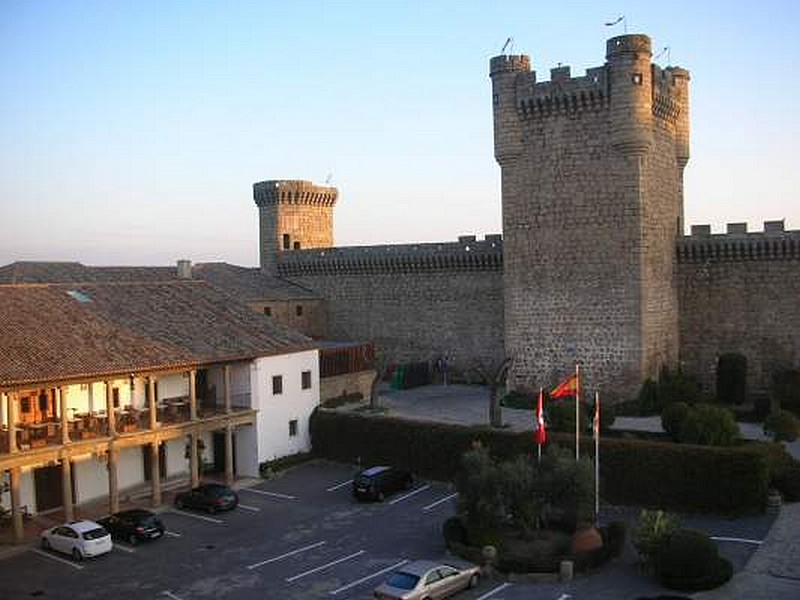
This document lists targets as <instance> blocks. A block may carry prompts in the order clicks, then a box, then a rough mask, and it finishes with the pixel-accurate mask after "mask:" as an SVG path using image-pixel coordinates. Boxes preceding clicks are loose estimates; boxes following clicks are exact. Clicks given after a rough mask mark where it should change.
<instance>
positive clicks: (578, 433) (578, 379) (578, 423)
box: [575, 363, 581, 462]
mask: <svg viewBox="0 0 800 600" xmlns="http://www.w3.org/2000/svg"><path fill="white" fill-rule="evenodd" d="M580 405H581V367H580V365H579V364H578V363H575V461H576V462H577V461H579V460H580V459H581V452H580V437H581V419H580Z"/></svg>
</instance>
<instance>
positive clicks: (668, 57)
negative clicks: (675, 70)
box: [653, 46, 672, 64]
mask: <svg viewBox="0 0 800 600" xmlns="http://www.w3.org/2000/svg"><path fill="white" fill-rule="evenodd" d="M665 54H666V55H667V64H670V63H671V62H672V61H671V60H670V53H669V46H664V47H663V48H662V49H661V51H660V52H659V53H658V54H656V55H655V56H654V57H653V61H656V60H658V59H659V58H661V57H662V56H664V55H665Z"/></svg>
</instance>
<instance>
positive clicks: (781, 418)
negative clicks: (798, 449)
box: [764, 410, 800, 442]
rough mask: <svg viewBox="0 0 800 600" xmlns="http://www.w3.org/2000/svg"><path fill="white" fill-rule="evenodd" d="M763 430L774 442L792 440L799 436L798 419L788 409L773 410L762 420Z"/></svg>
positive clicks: (799, 423) (799, 426)
mask: <svg viewBox="0 0 800 600" xmlns="http://www.w3.org/2000/svg"><path fill="white" fill-rule="evenodd" d="M764 431H765V432H766V433H769V434H771V435H772V439H773V440H774V441H776V442H793V441H795V440H796V439H797V438H798V436H800V420H798V419H797V417H796V416H794V413H790V412H789V411H788V410H781V411H779V412H773V413H771V414H770V415H769V416H768V417H767V419H766V420H765V421H764Z"/></svg>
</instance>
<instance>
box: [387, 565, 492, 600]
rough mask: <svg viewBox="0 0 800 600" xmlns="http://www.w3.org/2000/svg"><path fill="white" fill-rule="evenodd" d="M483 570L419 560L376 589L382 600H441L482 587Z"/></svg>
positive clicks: (404, 566) (393, 575)
mask: <svg viewBox="0 0 800 600" xmlns="http://www.w3.org/2000/svg"><path fill="white" fill-rule="evenodd" d="M479 578H480V569H479V568H478V567H475V566H470V567H456V566H454V565H448V564H443V563H437V562H432V561H429V560H418V561H415V562H411V563H408V564H406V565H403V566H402V567H400V568H399V569H398V570H397V571H395V572H394V573H392V574H391V576H390V577H389V579H387V580H386V582H385V583H382V584H381V585H379V586H378V587H376V588H375V591H374V592H373V595H374V596H375V598H378V600H439V598H448V597H449V596H452V595H453V594H455V593H457V592H460V591H461V590H466V589H468V588H473V587H475V586H476V585H478V579H479Z"/></svg>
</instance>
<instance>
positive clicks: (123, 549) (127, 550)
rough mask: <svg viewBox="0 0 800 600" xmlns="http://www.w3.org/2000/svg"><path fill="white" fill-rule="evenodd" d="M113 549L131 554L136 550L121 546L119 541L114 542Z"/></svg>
mask: <svg viewBox="0 0 800 600" xmlns="http://www.w3.org/2000/svg"><path fill="white" fill-rule="evenodd" d="M114 550H122V551H123V552H128V553H129V554H133V553H134V552H136V550H134V549H133V548H131V547H130V546H123V545H122V544H120V543H119V542H117V543H116V544H114Z"/></svg>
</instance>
